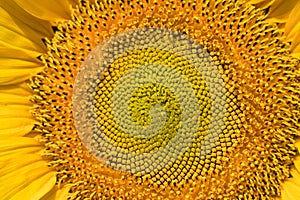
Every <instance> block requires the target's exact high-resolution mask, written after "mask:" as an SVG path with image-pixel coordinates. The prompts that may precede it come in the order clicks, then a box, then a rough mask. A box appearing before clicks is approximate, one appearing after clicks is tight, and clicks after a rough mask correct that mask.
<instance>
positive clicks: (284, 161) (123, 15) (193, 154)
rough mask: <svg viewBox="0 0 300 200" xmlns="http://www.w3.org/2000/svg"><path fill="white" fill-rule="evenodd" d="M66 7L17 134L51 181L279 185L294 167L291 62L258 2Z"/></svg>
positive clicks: (273, 189) (237, 194) (106, 191)
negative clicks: (26, 125)
mask: <svg viewBox="0 0 300 200" xmlns="http://www.w3.org/2000/svg"><path fill="white" fill-rule="evenodd" d="M71 13H72V14H71V18H70V19H65V20H55V22H54V30H55V33H54V35H53V36H52V37H49V38H47V39H44V40H43V41H44V45H45V48H46V49H47V51H46V52H44V53H42V55H41V56H40V57H39V59H40V60H41V61H42V62H43V64H44V67H43V70H41V71H40V72H39V73H38V74H37V75H35V76H34V77H32V78H31V80H30V88H31V90H32V93H33V95H32V98H31V100H32V103H33V105H34V106H33V108H32V113H33V115H34V117H35V120H36V122H35V125H34V127H33V130H32V134H30V135H29V136H26V137H34V138H35V140H37V141H38V142H37V143H40V144H42V145H43V147H44V151H43V152H42V159H43V160H46V161H47V168H49V169H50V170H51V171H55V183H56V186H55V187H56V188H57V187H58V188H66V187H67V188H68V190H67V192H68V193H69V197H70V198H71V199H85V198H87V199H105V198H112V199H269V198H273V197H276V196H277V197H278V196H280V195H281V191H282V188H281V186H282V183H283V182H284V181H285V180H287V179H290V178H291V177H292V176H295V175H294V174H295V173H294V172H293V173H292V174H291V169H293V168H294V165H295V160H294V159H295V158H296V159H297V157H295V156H296V155H297V154H298V150H297V148H296V146H295V140H297V139H298V138H297V134H298V133H299V127H300V123H299V114H300V112H299V110H300V106H299V90H300V77H299V73H300V70H299V65H300V64H299V63H300V62H299V60H298V59H297V58H295V57H293V56H291V52H290V51H291V48H292V46H291V44H290V43H288V42H286V40H285V36H284V32H282V31H281V30H280V29H279V27H278V24H276V23H273V22H270V21H268V20H267V14H266V10H261V9H257V8H255V7H254V6H252V5H249V4H247V3H245V2H244V1H231V0H217V1H208V0H202V1H173V0H168V1H156V0H153V1H150V0H144V1H118V2H117V1H98V0H96V1H95V2H89V1H80V2H79V4H78V5H77V6H76V7H72V8H71ZM0 147H1V146H0ZM0 153H1V152H0ZM296 167H297V166H296Z"/></svg>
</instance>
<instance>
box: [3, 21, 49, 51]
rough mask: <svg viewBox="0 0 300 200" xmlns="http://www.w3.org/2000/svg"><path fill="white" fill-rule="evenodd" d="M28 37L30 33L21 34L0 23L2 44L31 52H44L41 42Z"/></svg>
mask: <svg viewBox="0 0 300 200" xmlns="http://www.w3.org/2000/svg"><path fill="white" fill-rule="evenodd" d="M8 23H9V22H8ZM30 37H31V36H30V35H22V34H20V33H18V32H15V31H13V30H10V29H8V28H7V27H5V26H3V25H0V41H1V44H2V45H3V46H6V47H12V48H13V47H19V48H21V49H27V50H30V51H33V52H44V51H45V49H44V46H43V45H42V44H41V43H36V42H35V41H32V40H30V39H29V38H30ZM40 39H42V38H40Z"/></svg>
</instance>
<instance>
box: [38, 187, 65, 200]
mask: <svg viewBox="0 0 300 200" xmlns="http://www.w3.org/2000/svg"><path fill="white" fill-rule="evenodd" d="M69 190H70V187H69V186H67V185H66V186H64V187H63V188H61V189H57V188H55V187H54V188H53V189H52V190H51V191H49V192H48V194H46V195H45V196H44V197H43V198H41V199H40V200H54V199H55V200H66V199H68V192H69Z"/></svg>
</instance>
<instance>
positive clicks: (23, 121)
mask: <svg viewBox="0 0 300 200" xmlns="http://www.w3.org/2000/svg"><path fill="white" fill-rule="evenodd" d="M34 124H35V120H33V119H28V118H17V117H16V118H7V119H5V118H4V119H2V118H0V136H3V137H4V136H6V137H8V136H25V135H26V134H27V133H29V132H31V131H32V128H33V126H34Z"/></svg>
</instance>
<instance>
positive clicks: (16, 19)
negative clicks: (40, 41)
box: [0, 0, 53, 38]
mask: <svg viewBox="0 0 300 200" xmlns="http://www.w3.org/2000/svg"><path fill="white" fill-rule="evenodd" d="M0 7H2V8H3V9H4V10H5V12H4V11H1V15H2V16H3V18H2V20H0V21H4V24H5V23H6V25H7V26H8V27H10V28H11V29H12V30H15V31H19V32H20V33H25V35H26V31H25V30H24V27H30V28H31V29H32V30H35V31H36V32H37V33H40V34H41V35H43V36H44V37H49V38H50V37H51V36H52V35H53V31H52V28H51V24H50V23H49V22H48V21H45V20H40V19H38V18H36V17H34V16H32V15H31V14H29V13H28V12H26V11H25V10H24V9H23V8H21V7H20V6H19V5H18V4H16V3H15V2H14V1H12V0H1V1H0ZM5 13H7V14H8V13H9V16H8V15H7V14H5ZM4 16H6V17H4ZM5 19H6V22H5ZM7 20H9V22H10V24H9V25H8V24H7V23H8V21H7ZM27 35H28V34H27Z"/></svg>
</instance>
